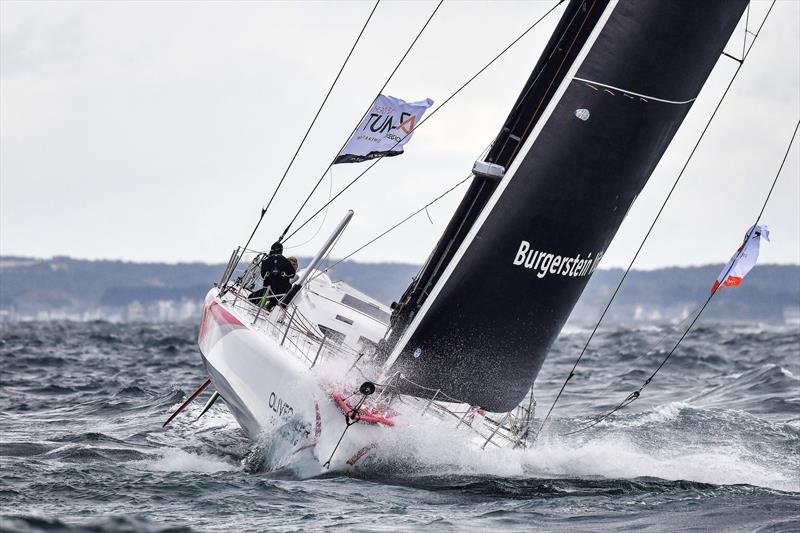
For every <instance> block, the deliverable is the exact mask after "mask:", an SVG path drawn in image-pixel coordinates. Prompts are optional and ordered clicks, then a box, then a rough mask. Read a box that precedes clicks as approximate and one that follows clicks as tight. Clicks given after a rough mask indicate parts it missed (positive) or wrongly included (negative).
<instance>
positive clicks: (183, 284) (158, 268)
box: [0, 256, 800, 327]
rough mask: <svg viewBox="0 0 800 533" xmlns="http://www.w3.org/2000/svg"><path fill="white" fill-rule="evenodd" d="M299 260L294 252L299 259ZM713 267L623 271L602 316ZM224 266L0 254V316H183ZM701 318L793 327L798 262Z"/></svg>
mask: <svg viewBox="0 0 800 533" xmlns="http://www.w3.org/2000/svg"><path fill="white" fill-rule="evenodd" d="M303 263H304V261H303V259H302V258H301V266H302V264H303ZM721 268H722V265H704V266H698V267H669V268H662V269H657V270H648V271H633V272H631V274H630V275H629V276H628V279H627V280H626V281H625V284H624V285H623V288H622V290H621V291H620V293H619V295H618V296H617V298H616V300H615V303H614V305H613V306H612V308H611V309H610V311H609V313H608V315H607V322H608V323H609V324H651V323H662V322H671V321H676V320H680V319H682V318H683V317H684V316H686V314H687V313H688V312H689V311H691V310H692V309H693V308H694V307H695V306H696V305H697V303H698V302H701V301H702V300H703V299H704V298H705V296H706V295H707V294H708V292H707V291H708V290H709V288H710V286H711V283H712V282H713V280H714V278H715V276H716V275H717V273H718V272H719V270H720V269H721ZM223 269H224V265H222V264H204V263H178V264H168V263H133V262H126V261H108V260H100V261H89V260H82V259H73V258H69V257H54V258H50V259H37V258H31V257H16V256H0V322H16V321H26V320H107V321H111V322H123V321H187V320H188V321H193V320H196V319H197V318H198V317H199V314H200V310H201V302H202V299H203V297H204V296H205V293H206V292H207V291H208V289H209V288H210V287H211V285H212V284H213V283H214V282H215V281H216V280H217V279H218V278H219V276H220V275H221V274H222V271H223ZM418 269H419V265H413V264H407V263H359V262H354V261H347V262H344V263H342V264H340V265H338V266H337V267H336V269H335V270H334V271H332V273H331V277H332V278H333V279H335V280H339V279H341V280H344V281H345V282H347V283H349V284H352V285H353V286H355V287H357V288H358V289H360V290H363V291H364V292H366V293H367V294H370V295H372V296H374V297H375V298H378V299H379V300H381V301H384V302H386V303H389V302H391V301H392V300H394V299H396V298H398V297H399V296H400V295H401V294H402V292H403V290H404V289H405V288H406V286H407V285H408V283H409V282H410V281H411V279H412V278H413V277H414V275H415V274H416V273H417V271H418ZM621 276H622V270H621V269H602V268H601V269H598V270H597V271H596V272H595V273H594V274H593V276H592V278H591V280H590V281H589V284H588V286H587V288H586V290H585V291H584V294H583V296H582V297H581V299H580V301H579V302H578V305H577V306H576V307H575V310H574V312H573V313H572V316H571V317H570V323H573V324H576V325H581V324H588V323H591V322H593V321H594V320H596V319H597V317H598V316H599V314H600V312H601V311H602V309H603V307H604V306H605V304H606V302H607V301H608V298H609V296H610V294H611V292H612V291H613V289H614V287H615V286H616V283H617V282H618V281H619V279H620V277H621ZM704 320H707V321H724V322H740V323H768V324H796V325H798V326H799V327H800V265H759V266H757V267H756V269H755V270H754V271H753V272H752V273H751V274H750V275H749V276H748V277H747V279H746V280H745V282H744V283H743V284H742V286H741V287H737V288H735V289H731V290H726V291H725V292H723V293H722V294H720V295H719V297H718V298H715V300H714V302H713V304H712V306H711V307H710V308H709V309H708V310H707V311H706V313H705V315H704Z"/></svg>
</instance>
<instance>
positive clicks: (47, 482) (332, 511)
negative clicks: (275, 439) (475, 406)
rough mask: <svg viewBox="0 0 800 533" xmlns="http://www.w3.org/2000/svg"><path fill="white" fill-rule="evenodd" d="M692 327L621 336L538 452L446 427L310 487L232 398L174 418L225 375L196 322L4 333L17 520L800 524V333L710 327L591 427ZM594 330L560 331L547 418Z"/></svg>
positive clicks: (0, 332)
mask: <svg viewBox="0 0 800 533" xmlns="http://www.w3.org/2000/svg"><path fill="white" fill-rule="evenodd" d="M679 333H680V332H679V331H678V330H676V329H675V328H674V327H673V326H671V325H669V324H664V325H660V326H658V325H657V326H648V327H622V326H615V327H608V328H605V329H601V330H600V331H599V333H598V334H597V336H596V337H595V340H594V341H593V342H592V344H591V346H590V348H589V350H588V352H587V353H586V355H585V356H584V358H583V361H582V362H581V364H580V366H579V367H578V369H577V371H576V374H575V376H574V378H573V379H572V380H571V381H570V382H569V385H568V386H567V388H566V390H565V392H564V394H563V396H562V399H561V400H560V401H559V403H558V405H557V406H556V408H555V410H554V411H553V416H552V421H551V422H550V423H548V424H547V426H546V427H545V430H544V432H543V433H542V434H541V436H540V437H539V438H538V439H537V441H536V443H535V444H534V445H533V446H532V447H531V448H529V449H524V450H523V449H517V450H512V449H494V450H489V449H487V450H485V451H480V450H479V449H476V448H475V447H474V446H472V445H468V444H466V443H464V442H461V441H460V440H459V439H453V438H452V436H451V434H449V433H442V432H439V431H437V430H436V429H435V427H432V429H431V431H424V432H418V433H417V434H415V436H414V437H413V438H407V436H406V439H405V440H404V442H402V443H401V445H399V446H395V447H392V446H388V447H386V448H385V449H382V450H375V456H374V457H372V459H371V460H370V461H365V462H364V463H363V464H359V465H357V466H358V468H357V469H356V470H355V471H353V472H349V473H341V472H338V473H337V472H333V473H330V474H328V475H325V476H323V477H319V478H312V479H300V478H298V477H297V476H296V475H294V474H293V472H292V470H291V468H281V469H280V470H277V471H270V469H269V468H265V467H263V466H259V464H263V463H258V462H257V461H252V460H250V458H252V457H253V456H254V454H256V455H257V452H258V450H257V449H254V447H257V446H260V445H259V444H254V443H251V442H250V441H249V440H248V439H246V438H245V436H244V435H243V433H242V431H241V430H240V429H239V427H238V425H237V424H236V422H235V421H234V419H233V417H232V416H231V415H230V414H229V412H228V411H227V408H226V407H225V405H224V403H223V402H222V401H220V402H218V403H217V404H216V405H215V406H214V407H213V408H212V409H211V411H210V412H209V413H208V414H206V415H205V416H204V417H202V418H201V419H200V420H197V421H195V418H196V415H197V413H198V411H199V409H200V408H201V405H202V401H201V402H199V403H198V404H197V405H192V407H191V408H190V409H189V410H188V411H189V412H188V413H187V414H185V415H183V414H182V415H180V416H179V417H178V418H177V419H176V420H175V422H174V423H173V424H172V425H170V426H168V427H167V428H166V429H162V427H161V424H162V422H163V421H164V419H165V417H166V415H167V414H168V413H169V412H170V411H172V410H173V409H175V407H176V406H177V405H178V404H179V403H180V402H181V401H182V400H183V399H184V398H185V397H186V396H187V394H189V393H190V392H191V391H192V390H193V389H194V388H195V387H196V386H197V385H199V384H200V383H201V382H202V381H203V379H204V378H205V376H204V373H203V366H202V363H201V360H200V357H199V354H198V350H197V346H196V344H195V339H196V336H197V328H196V325H194V324H144V323H142V324H135V323H122V324H113V323H107V322H40V323H36V322H26V323H16V324H0V388H1V389H2V394H0V530H2V531H271V530H277V531H319V530H326V531H328V530H330V531H338V530H348V531H350V530H353V531H419V530H426V531H479V532H488V531H531V530H537V531H603V530H609V531H617V530H624V531H628V530H637V531H679V530H681V531H683V530H689V531H800V327H798V326H780V327H777V326H766V325H731V324H714V323H701V324H700V325H698V326H697V327H696V329H695V330H693V332H692V333H690V335H689V336H688V337H687V339H686V340H685V341H684V342H683V344H682V345H681V347H680V349H679V350H678V351H677V352H676V353H675V355H674V356H673V357H672V358H671V359H670V361H669V362H668V364H667V365H665V366H664V368H663V369H662V370H661V371H660V372H659V373H658V375H657V376H656V378H655V379H654V380H653V381H652V382H651V383H650V384H649V385H648V386H647V387H646V388H645V389H644V390H643V391H642V394H641V396H640V398H639V399H638V400H636V401H635V402H633V403H632V404H631V405H630V406H628V407H627V408H625V409H623V410H621V411H619V412H617V413H615V414H614V415H612V416H610V417H609V418H607V419H605V420H602V421H601V422H600V423H598V424H596V425H594V426H592V427H590V428H587V429H584V430H582V431H578V432H577V433H575V432H574V431H575V430H576V429H580V428H583V427H585V426H587V425H588V423H589V422H591V420H593V418H592V417H596V416H597V415H600V414H602V413H604V412H607V411H609V410H610V409H611V408H613V407H614V406H615V405H617V404H618V403H619V402H621V401H622V400H624V399H625V398H626V397H627V396H628V395H629V394H630V393H631V392H632V391H634V390H636V389H638V388H639V387H640V386H641V385H642V383H643V382H644V381H645V380H646V379H647V377H648V376H649V375H650V374H651V373H652V371H653V370H654V368H655V367H656V366H657V365H658V363H659V362H660V360H661V359H662V358H663V356H664V355H665V354H666V353H667V351H668V350H669V348H670V346H671V345H670V343H671V342H674V341H675V340H676V339H677V337H678V336H679ZM588 335H589V330H587V329H582V328H577V327H576V328H573V327H570V328H567V329H566V330H565V331H564V332H563V333H562V335H561V336H560V338H559V339H558V341H557V342H556V344H555V346H554V348H553V350H552V352H551V354H550V356H549V358H548V360H547V362H546V363H545V366H544V367H543V369H542V372H541V374H540V375H539V378H538V380H537V382H536V385H535V388H534V391H535V398H536V402H537V411H536V413H537V414H536V416H537V419H538V420H539V421H540V420H541V418H542V416H543V415H544V413H545V412H546V411H547V409H548V408H549V406H550V405H551V404H552V401H553V398H554V396H555V393H556V392H557V391H558V389H559V388H560V386H561V384H562V383H563V381H564V379H565V378H566V376H567V375H568V374H569V370H570V368H571V366H572V364H573V362H574V360H575V358H576V357H577V355H578V353H580V350H581V347H582V346H583V343H584V342H585V340H586V338H587V336H588ZM505 371H508V372H513V371H514V370H513V369H505ZM202 399H205V397H203V398H201V400H202Z"/></svg>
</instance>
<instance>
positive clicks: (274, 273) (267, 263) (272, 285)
mask: <svg viewBox="0 0 800 533" xmlns="http://www.w3.org/2000/svg"><path fill="white" fill-rule="evenodd" d="M295 271H296V267H295V266H294V265H293V264H292V263H291V262H290V261H289V260H288V259H286V258H285V257H284V256H283V245H282V244H281V243H280V242H276V243H275V244H273V245H272V248H270V250H269V255H268V256H267V257H265V258H264V259H263V260H262V261H261V277H262V278H263V279H264V287H263V288H262V289H259V290H257V291H254V292H253V293H251V294H250V301H251V302H254V303H256V304H257V303H259V302H260V301H261V299H262V298H263V297H264V295H266V294H269V299H268V300H267V305H266V309H267V311H272V309H273V308H274V307H275V306H276V305H277V304H278V303H279V301H280V300H281V298H283V296H284V295H285V294H286V293H287V292H289V289H291V288H292V281H291V280H292V278H293V277H294V275H295Z"/></svg>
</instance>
